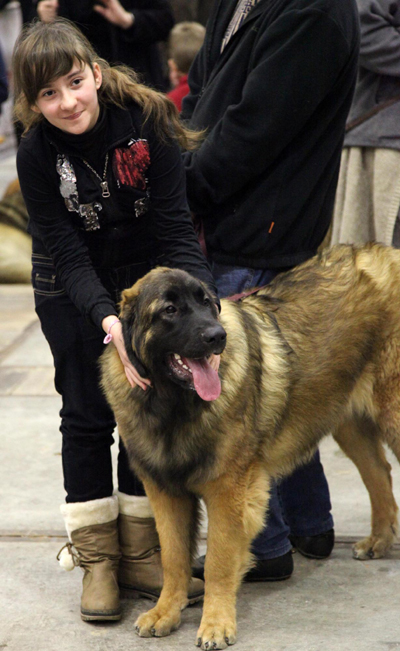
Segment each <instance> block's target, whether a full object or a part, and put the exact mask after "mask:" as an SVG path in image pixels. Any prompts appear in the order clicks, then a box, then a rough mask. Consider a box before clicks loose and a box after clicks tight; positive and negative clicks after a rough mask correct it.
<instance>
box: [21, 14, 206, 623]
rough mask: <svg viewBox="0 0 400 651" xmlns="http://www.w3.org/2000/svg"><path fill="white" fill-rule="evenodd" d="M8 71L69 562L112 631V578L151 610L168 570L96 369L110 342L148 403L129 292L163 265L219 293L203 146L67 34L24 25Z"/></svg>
mask: <svg viewBox="0 0 400 651" xmlns="http://www.w3.org/2000/svg"><path fill="white" fill-rule="evenodd" d="M32 61H34V62H35V63H34V65H32ZM13 71H14V78H15V85H16V104H15V111H16V115H17V117H18V118H19V119H20V120H21V122H22V123H23V125H24V127H25V129H26V130H27V133H26V135H25V136H24V137H23V138H22V141H21V144H20V147H19V149H18V154H17V168H18V175H19V180H20V184H21V189H22V193H23V197H24V200H25V203H26V206H27V210H28V214H29V232H30V233H31V235H32V248H33V255H32V260H33V269H32V283H33V287H34V293H35V307H36V312H37V314H38V316H39V319H40V322H41V326H42V330H43V332H44V334H45V337H46V339H47V341H48V343H49V345H50V348H51V351H52V354H53V358H54V366H55V385H56V389H57V391H58V392H59V393H60V394H61V396H62V409H61V427H60V429H61V432H62V437H63V440H62V463H63V473H64V486H65V490H66V493H67V496H66V502H67V503H66V504H65V505H63V506H62V513H63V516H64V519H65V524H66V529H67V532H68V535H69V539H70V542H71V543H72V544H73V545H74V547H75V549H76V550H77V552H78V555H76V553H74V552H73V551H71V545H69V546H68V552H67V553H66V554H64V555H63V556H62V562H63V563H64V564H68V565H69V567H71V564H72V562H74V563H78V564H79V565H81V566H82V567H83V569H84V570H85V574H84V579H83V593H82V601H81V614H82V618H83V619H84V620H89V621H91V620H116V619H119V618H120V616H121V609H120V604H119V591H118V584H117V575H118V580H119V582H120V584H122V585H123V587H124V589H125V590H127V591H128V592H130V593H131V594H132V593H139V594H141V595H144V596H149V597H151V598H155V597H157V596H158V594H159V592H160V589H161V585H162V570H161V560H160V548H159V542H158V537H157V533H156V529H155V523H154V519H153V517H152V513H151V509H150V507H149V503H148V500H147V498H146V497H145V494H144V490H143V486H142V484H141V482H139V481H138V479H137V478H136V477H135V476H134V475H133V473H132V471H131V470H130V467H129V463H128V459H127V454H126V451H125V449H124V447H123V446H122V445H121V447H120V453H119V458H118V484H119V493H118V497H117V496H115V495H113V480H112V467H111V454H110V446H111V444H112V443H113V437H112V434H113V430H114V427H115V422H114V417H113V414H112V412H111V409H110V408H109V406H108V404H107V403H106V400H105V397H104V396H103V394H102V392H101V389H100V386H99V368H98V358H99V356H100V354H101V353H102V351H103V348H104V345H103V344H104V343H107V341H108V340H109V339H110V338H112V339H113V342H114V345H115V346H116V348H117V350H118V353H119V356H120V358H121V372H122V373H123V372H124V371H125V374H126V377H127V381H129V383H130V384H131V386H132V387H135V388H136V385H137V386H138V387H140V389H139V388H136V390H144V391H145V390H147V391H150V390H151V389H149V385H150V381H149V380H148V379H146V378H145V377H142V376H141V375H140V374H139V373H138V371H137V370H136V367H135V364H136V365H137V364H138V361H137V359H136V358H135V357H131V358H130V359H129V358H128V356H127V354H126V351H125V346H124V342H123V337H122V327H121V323H120V322H119V320H118V318H117V314H118V309H117V302H118V301H119V297H120V293H121V291H122V290H123V289H125V288H127V287H130V286H131V285H132V284H133V283H134V282H135V281H136V280H138V279H139V278H140V277H142V276H143V275H144V274H145V273H146V272H147V271H149V270H150V269H151V268H152V267H153V266H155V265H157V264H164V265H167V266H170V267H178V268H182V269H185V270H186V271H189V272H190V273H192V274H193V275H195V276H197V277H198V278H200V279H202V280H204V281H205V282H206V283H208V285H209V286H210V288H211V290H212V291H214V292H215V286H214V283H213V278H212V275H211V273H210V270H209V267H208V265H207V262H206V260H205V258H204V256H203V255H202V253H201V250H200V246H199V244H198V240H197V238H196V235H195V233H194V230H193V226H192V221H191V217H190V213H189V211H188V206H187V201H186V194H185V177H184V170H183V165H182V159H181V150H180V147H182V146H188V145H191V146H195V145H196V143H197V142H198V137H199V136H198V134H197V133H192V132H189V131H187V130H186V129H184V128H183V127H182V125H181V123H180V121H179V119H178V113H177V111H176V109H175V108H174V106H173V105H172V104H171V102H169V101H168V100H167V99H166V97H165V95H164V94H161V93H157V92H155V91H153V90H151V89H149V88H147V87H146V86H143V85H140V84H138V83H137V80H136V77H135V75H134V73H133V71H131V70H129V69H126V68H111V67H110V66H109V65H108V64H107V63H106V61H104V60H103V59H100V58H99V57H98V56H97V55H96V54H95V52H94V50H93V48H92V47H91V46H90V44H89V42H88V41H87V39H86V38H85V37H84V36H83V35H82V34H81V32H80V31H79V30H78V29H77V28H76V27H75V26H74V25H73V24H72V23H70V22H68V21H64V20H62V19H61V20H60V19H57V20H56V21H53V22H50V23H42V22H40V21H37V22H36V23H32V24H30V25H28V26H26V28H25V29H24V30H23V32H22V34H21V35H20V37H19V38H18V40H17V42H16V46H15V50H14V58H13ZM215 294H216V292H215ZM216 300H217V299H216ZM104 334H106V335H107V337H106V339H105V340H104ZM103 340H104V342H103ZM118 514H119V517H118ZM118 536H119V539H118ZM121 553H122V558H121V560H120V557H121ZM71 554H72V556H71ZM202 594H203V587H202V583H201V582H199V581H198V580H197V581H196V582H192V584H191V587H190V596H191V598H194V599H196V598H200V597H201V596H202Z"/></svg>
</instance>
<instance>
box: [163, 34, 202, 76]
mask: <svg viewBox="0 0 400 651" xmlns="http://www.w3.org/2000/svg"><path fill="white" fill-rule="evenodd" d="M205 33H206V30H205V28H204V27H203V25H200V23H195V22H190V21H186V22H182V23H178V24H177V25H175V27H173V29H172V30H171V32H170V35H169V39H168V56H169V60H168V65H169V69H170V72H171V74H172V75H173V74H174V73H175V74H178V75H180V76H182V75H187V73H188V72H189V68H190V66H191V65H192V63H193V60H194V58H195V56H196V54H197V52H198V51H199V50H200V48H201V46H202V45H203V41H204V35H205Z"/></svg>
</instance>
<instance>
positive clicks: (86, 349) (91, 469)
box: [32, 255, 150, 502]
mask: <svg viewBox="0 0 400 651" xmlns="http://www.w3.org/2000/svg"><path fill="white" fill-rule="evenodd" d="M32 258H33V275H32V283H33V287H34V292H35V306H36V312H37V314H38V317H39V319H40V323H41V326H42V330H43V333H44V335H45V337H46V339H47V341H48V343H49V345H50V348H51V352H52V354H53V358H54V366H55V387H56V390H57V391H58V393H59V394H60V395H61V397H62V408H61V411H60V416H61V426H60V431H61V433H62V463H63V472H64V487H65V490H66V492H67V498H66V499H67V502H86V501H88V500H94V499H99V498H103V497H109V496H110V495H112V492H113V479H112V463H111V449H110V448H111V445H112V443H113V442H114V439H113V431H114V428H115V421H114V416H113V413H112V411H111V409H110V407H109V406H108V404H107V402H106V399H105V397H104V395H103V393H102V391H101V389H100V386H99V365H98V359H99V356H100V355H101V353H102V352H103V350H104V344H103V339H104V336H105V335H104V333H103V332H102V331H101V330H100V329H99V328H97V327H95V326H94V325H91V324H90V323H88V322H87V321H86V320H85V319H84V318H83V317H82V315H81V314H80V312H79V311H78V309H77V308H76V307H75V305H74V304H73V303H72V302H71V300H70V299H69V298H68V296H67V294H66V292H65V290H63V288H62V287H61V285H60V283H59V281H58V279H57V277H56V275H55V270H54V268H53V266H52V263H51V260H50V259H48V258H45V257H43V256H35V255H33V256H32ZM149 270H150V265H149V264H137V265H130V266H128V267H122V268H119V269H113V270H110V271H106V272H105V271H104V270H102V272H101V274H100V275H101V280H102V282H103V284H104V286H105V287H106V288H107V290H108V291H109V292H110V294H111V295H112V298H113V299H114V300H115V301H116V302H118V301H119V298H120V292H121V291H122V290H123V289H126V288H127V287H130V286H131V285H133V283H134V282H135V281H136V280H138V278H141V277H142V276H143V275H144V274H145V273H147V271H149ZM118 486H119V490H120V491H122V492H123V493H127V494H128V495H144V494H145V493H144V489H143V485H142V483H141V482H140V481H139V479H138V478H137V477H135V475H134V474H133V472H132V471H131V470H130V468H129V464H128V458H127V454H126V450H125V448H124V446H123V445H122V443H121V442H120V447H119V455H118Z"/></svg>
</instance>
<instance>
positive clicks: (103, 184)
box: [82, 152, 110, 199]
mask: <svg viewBox="0 0 400 651" xmlns="http://www.w3.org/2000/svg"><path fill="white" fill-rule="evenodd" d="M82 160H83V162H84V163H85V165H87V167H88V168H89V169H90V170H91V171H92V172H93V174H94V175H95V176H97V178H98V179H99V181H100V186H101V196H102V197H103V198H104V199H106V198H107V197H109V196H110V190H109V189H108V183H107V181H106V176H107V165H108V152H107V154H106V162H105V165H104V172H103V178H101V176H100V174H97V172H96V170H95V169H93V167H92V166H91V165H89V163H88V162H87V160H85V159H84V158H82Z"/></svg>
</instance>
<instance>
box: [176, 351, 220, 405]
mask: <svg viewBox="0 0 400 651" xmlns="http://www.w3.org/2000/svg"><path fill="white" fill-rule="evenodd" d="M183 361H184V363H186V364H187V365H188V366H190V368H191V370H192V374H193V382H194V388H195V389H196V391H197V393H198V395H199V396H200V398H202V399H203V400H216V399H217V398H218V397H219V395H220V393H221V382H220V379H219V375H218V373H217V372H216V371H214V369H213V368H212V367H211V366H210V364H209V363H208V362H207V360H206V359H186V360H183Z"/></svg>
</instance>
